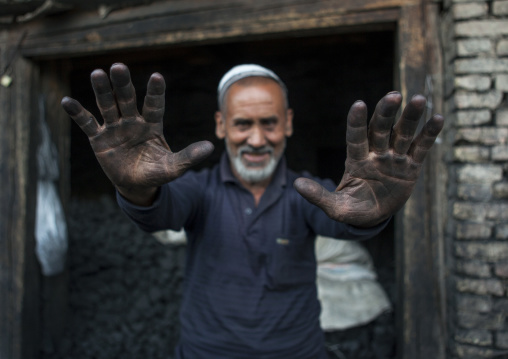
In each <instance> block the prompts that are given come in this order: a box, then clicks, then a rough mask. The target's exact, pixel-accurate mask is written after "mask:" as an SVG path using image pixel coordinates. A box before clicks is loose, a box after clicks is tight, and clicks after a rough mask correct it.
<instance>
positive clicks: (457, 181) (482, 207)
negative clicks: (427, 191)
mask: <svg viewBox="0 0 508 359" xmlns="http://www.w3.org/2000/svg"><path fill="white" fill-rule="evenodd" d="M441 23H442V35H443V37H442V40H443V47H444V59H445V61H444V63H445V65H444V78H445V88H444V93H445V96H446V100H447V101H446V103H447V110H446V113H447V118H448V120H449V121H450V123H449V127H448V131H447V134H448V135H447V143H448V144H449V147H448V148H449V149H450V150H449V151H448V154H447V156H446V159H445V160H446V161H447V164H448V165H449V166H448V169H449V174H448V175H449V184H448V186H449V187H448V188H449V191H448V196H449V200H450V201H449V203H450V208H449V211H450V223H449V226H448V231H447V240H448V244H449V248H450V256H449V259H450V262H449V263H450V266H449V269H450V270H449V274H450V277H449V278H450V281H449V283H450V286H451V288H450V290H449V299H450V300H449V318H450V328H449V329H450V336H449V338H450V347H449V348H450V357H453V358H490V357H496V356H499V355H501V356H502V357H503V358H504V357H505V356H504V355H508V354H506V353H508V321H507V316H508V294H507V287H508V144H507V140H508V103H507V102H506V93H507V92H508V1H500V0H499V1H497V0H495V1H471V0H469V1H468V0H450V1H444V6H443V14H442V22H441Z"/></svg>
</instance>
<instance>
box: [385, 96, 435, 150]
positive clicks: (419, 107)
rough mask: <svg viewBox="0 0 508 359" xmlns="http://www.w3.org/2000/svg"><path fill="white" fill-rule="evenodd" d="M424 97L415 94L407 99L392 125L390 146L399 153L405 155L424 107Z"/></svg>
mask: <svg viewBox="0 0 508 359" xmlns="http://www.w3.org/2000/svg"><path fill="white" fill-rule="evenodd" d="M426 102H427V101H426V100H425V97H423V96H422V95H415V96H413V98H412V99H411V101H409V103H408V104H407V106H406V108H405V109H404V111H403V112H402V115H401V116H400V118H399V120H398V121H397V123H396V124H395V126H393V133H392V139H391V147H392V148H393V150H394V152H395V153H397V154H399V155H405V154H406V153H407V151H408V149H409V147H410V146H411V142H412V141H413V138H414V135H415V131H416V128H417V127H418V123H419V122H420V118H421V116H422V114H423V111H424V109H425V103H426Z"/></svg>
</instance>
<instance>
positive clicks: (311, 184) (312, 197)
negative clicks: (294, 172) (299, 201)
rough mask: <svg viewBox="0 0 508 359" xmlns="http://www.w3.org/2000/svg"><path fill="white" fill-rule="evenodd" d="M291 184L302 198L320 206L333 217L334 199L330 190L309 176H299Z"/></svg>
mask: <svg viewBox="0 0 508 359" xmlns="http://www.w3.org/2000/svg"><path fill="white" fill-rule="evenodd" d="M293 186H294V188H295V189H296V191H297V192H298V193H300V195H301V196H302V197H303V198H305V199H306V200H307V201H309V202H310V203H312V204H314V205H316V206H318V207H319V208H321V209H322V210H323V211H324V212H325V213H326V214H327V215H328V217H330V218H333V217H335V216H334V208H335V200H334V198H333V196H332V194H331V193H330V191H328V190H327V189H326V188H324V187H323V186H322V185H320V184H319V183H317V182H316V181H313V180H311V179H309V178H304V177H300V178H297V179H296V181H295V182H294V183H293Z"/></svg>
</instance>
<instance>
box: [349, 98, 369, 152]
mask: <svg viewBox="0 0 508 359" xmlns="http://www.w3.org/2000/svg"><path fill="white" fill-rule="evenodd" d="M346 143H347V156H348V158H350V159H352V160H358V161H359V160H363V159H365V158H367V156H368V155H369V141H368V138H367V106H366V105H365V103H364V102H362V101H356V102H355V103H354V104H353V106H351V109H350V110H349V113H348V116H347V131H346Z"/></svg>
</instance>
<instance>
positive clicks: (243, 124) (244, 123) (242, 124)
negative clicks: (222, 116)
mask: <svg viewBox="0 0 508 359" xmlns="http://www.w3.org/2000/svg"><path fill="white" fill-rule="evenodd" d="M235 125H236V127H238V128H239V129H246V128H248V127H249V126H250V122H249V121H237V122H236V123H235Z"/></svg>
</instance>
